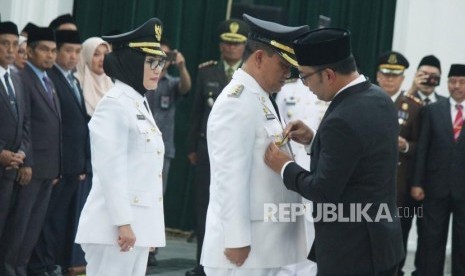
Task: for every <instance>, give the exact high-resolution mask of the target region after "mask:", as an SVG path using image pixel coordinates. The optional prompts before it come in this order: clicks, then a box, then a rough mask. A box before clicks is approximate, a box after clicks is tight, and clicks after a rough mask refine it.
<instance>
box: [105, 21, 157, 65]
mask: <svg viewBox="0 0 465 276" xmlns="http://www.w3.org/2000/svg"><path fill="white" fill-rule="evenodd" d="M162 31H163V26H162V22H161V21H160V19H158V18H156V17H153V18H151V19H149V20H148V21H147V22H145V23H144V24H142V25H141V26H140V27H138V28H137V29H135V30H133V31H130V32H126V33H123V34H119V35H113V36H102V38H103V40H105V41H107V42H109V43H111V44H112V45H113V50H118V49H119V48H123V47H129V48H131V49H134V50H136V51H139V52H142V53H145V54H150V55H156V56H162V57H166V54H165V53H164V52H163V50H162V49H161V48H160V41H161V35H162Z"/></svg>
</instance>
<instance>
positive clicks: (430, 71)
mask: <svg viewBox="0 0 465 276" xmlns="http://www.w3.org/2000/svg"><path fill="white" fill-rule="evenodd" d="M440 80H441V62H440V61H439V59H438V58H437V57H435V56H433V55H429V56H425V57H423V58H422V59H421V61H420V64H418V68H417V72H416V73H415V77H414V79H413V82H412V86H411V87H410V89H409V91H408V92H407V94H408V95H412V96H414V97H415V98H417V99H419V100H420V101H422V103H423V105H428V104H432V103H435V102H437V101H439V100H445V99H446V97H444V96H441V95H439V94H438V93H437V92H436V91H435V90H436V87H437V86H438V85H439V82H440Z"/></svg>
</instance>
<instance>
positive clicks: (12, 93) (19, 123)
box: [0, 22, 31, 243]
mask: <svg viewBox="0 0 465 276" xmlns="http://www.w3.org/2000/svg"><path fill="white" fill-rule="evenodd" d="M18 38H19V36H18V28H17V26H16V24H14V23H12V22H2V23H0V78H1V79H0V82H1V85H0V129H1V131H0V237H1V236H2V233H3V229H4V228H5V224H6V219H7V216H8V213H9V211H10V206H11V203H12V196H13V187H14V182H15V178H16V177H18V178H19V180H20V181H19V183H21V184H27V183H28V182H29V180H30V178H31V171H30V170H26V171H24V170H23V169H21V174H18V169H19V168H20V167H21V168H22V166H23V165H24V162H25V157H26V152H27V149H28V146H29V141H28V128H27V119H26V118H25V116H24V101H23V91H22V85H21V81H20V80H19V77H18V76H17V75H16V74H15V73H12V71H11V70H10V68H9V65H11V64H13V62H14V60H15V55H16V53H17V51H18ZM0 243H1V240H0Z"/></svg>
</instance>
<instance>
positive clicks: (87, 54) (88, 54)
mask: <svg viewBox="0 0 465 276" xmlns="http://www.w3.org/2000/svg"><path fill="white" fill-rule="evenodd" d="M100 45H105V46H107V47H108V49H109V50H111V47H110V44H108V43H107V42H106V41H104V40H103V39H101V38H100V37H91V38H88V39H87V40H86V41H84V43H83V44H82V50H81V55H80V56H79V61H78V64H77V66H76V68H77V72H76V73H75V76H76V78H77V79H78V80H79V82H80V84H81V87H82V91H83V95H84V101H85V103H86V109H87V114H89V115H90V116H92V114H94V110H95V107H96V106H97V103H98V102H99V101H100V100H101V99H102V97H103V96H104V95H105V93H106V92H107V91H108V90H110V88H112V87H113V82H112V81H111V78H110V77H108V76H107V75H106V74H105V73H104V74H101V75H97V74H95V73H94V72H92V70H91V68H92V58H93V56H94V53H95V50H96V49H97V48H98V46H100Z"/></svg>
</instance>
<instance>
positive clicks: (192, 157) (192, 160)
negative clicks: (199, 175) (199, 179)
mask: <svg viewBox="0 0 465 276" xmlns="http://www.w3.org/2000/svg"><path fill="white" fill-rule="evenodd" d="M187 158H189V163H191V165H197V153H195V152H191V153H189V154H188V155H187Z"/></svg>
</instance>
